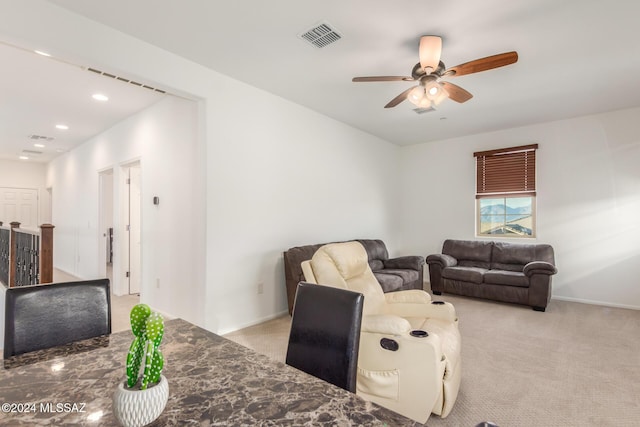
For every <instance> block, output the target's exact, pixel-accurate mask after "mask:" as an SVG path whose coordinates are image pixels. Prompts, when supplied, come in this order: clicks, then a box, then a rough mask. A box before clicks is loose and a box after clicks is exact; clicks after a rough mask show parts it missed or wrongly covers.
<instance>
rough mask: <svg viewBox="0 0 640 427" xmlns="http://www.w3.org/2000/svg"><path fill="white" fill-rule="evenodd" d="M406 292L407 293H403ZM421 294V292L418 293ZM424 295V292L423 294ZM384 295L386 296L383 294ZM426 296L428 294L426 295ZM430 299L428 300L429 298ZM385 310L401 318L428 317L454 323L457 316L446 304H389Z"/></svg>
mask: <svg viewBox="0 0 640 427" xmlns="http://www.w3.org/2000/svg"><path fill="white" fill-rule="evenodd" d="M405 292H407V291H405ZM418 292H421V291H418ZM393 293H397V292H393ZM425 293H426V292H425ZM385 295H386V294H385ZM427 295H428V294H427ZM429 299H430V298H429ZM387 302H388V304H387V308H388V309H389V313H390V314H394V315H396V316H402V317H428V318H431V319H440V320H444V321H447V322H456V321H457V320H458V315H457V314H456V309H455V308H454V307H453V305H452V304H451V303H448V302H440V301H438V302H435V303H434V301H429V302H418V301H414V302H400V301H399V302H389V301H387Z"/></svg>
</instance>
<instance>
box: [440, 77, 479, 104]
mask: <svg viewBox="0 0 640 427" xmlns="http://www.w3.org/2000/svg"><path fill="white" fill-rule="evenodd" d="M442 86H443V87H444V90H446V91H447V92H448V93H449V98H450V99H451V100H453V101H456V102H459V103H461V104H462V103H463V102H467V101H468V100H470V99H471V98H473V95H471V94H470V93H469V92H467V91H466V90H464V89H462V88H461V87H460V86H458V85H454V84H453V83H449V82H442Z"/></svg>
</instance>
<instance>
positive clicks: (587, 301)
mask: <svg viewBox="0 0 640 427" xmlns="http://www.w3.org/2000/svg"><path fill="white" fill-rule="evenodd" d="M551 299H552V300H554V299H556V300H559V301H569V302H579V303H581V304H590V305H601V306H603V307H612V308H626V309H629V310H640V306H637V305H628V304H616V303H613V302H603V301H593V300H588V299H582V298H571V297H560V296H552V297H551Z"/></svg>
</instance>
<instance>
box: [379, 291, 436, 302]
mask: <svg viewBox="0 0 640 427" xmlns="http://www.w3.org/2000/svg"><path fill="white" fill-rule="evenodd" d="M384 298H385V300H386V301H387V304H397V303H414V304H429V303H430V302H431V295H429V294H428V293H426V292H425V291H421V290H420V289H407V290H405V291H396V292H388V293H386V294H384Z"/></svg>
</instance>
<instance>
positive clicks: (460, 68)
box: [447, 52, 518, 77]
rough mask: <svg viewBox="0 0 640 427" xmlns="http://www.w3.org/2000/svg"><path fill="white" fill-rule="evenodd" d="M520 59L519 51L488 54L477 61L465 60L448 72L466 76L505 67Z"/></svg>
mask: <svg viewBox="0 0 640 427" xmlns="http://www.w3.org/2000/svg"><path fill="white" fill-rule="evenodd" d="M517 61H518V52H505V53H499V54H497V55H492V56H487V57H485V58H480V59H476V60H475V61H470V62H465V63H464V64H460V65H456V66H455V67H451V68H449V69H448V70H447V74H449V72H451V71H453V72H454V73H452V75H453V76H456V77H458V76H464V75H465V74H472V73H479V72H481V71H487V70H492V69H494V68H499V67H504V66H505V65H509V64H513V63H515V62H517Z"/></svg>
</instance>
